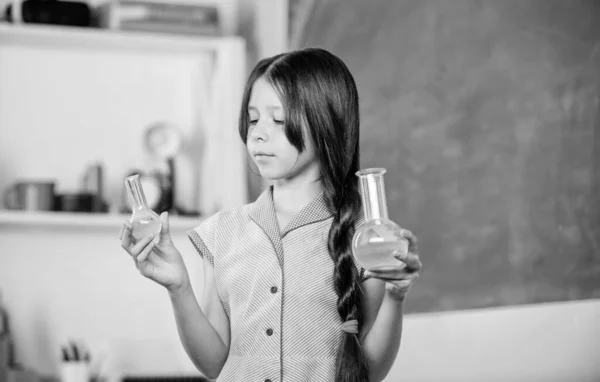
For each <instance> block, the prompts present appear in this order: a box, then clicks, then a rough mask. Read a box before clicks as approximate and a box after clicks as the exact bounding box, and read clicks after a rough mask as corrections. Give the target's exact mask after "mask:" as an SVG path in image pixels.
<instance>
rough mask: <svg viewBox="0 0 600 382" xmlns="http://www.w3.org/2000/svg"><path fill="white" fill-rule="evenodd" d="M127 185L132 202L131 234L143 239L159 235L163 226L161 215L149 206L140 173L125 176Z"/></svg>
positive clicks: (137, 238)
mask: <svg viewBox="0 0 600 382" xmlns="http://www.w3.org/2000/svg"><path fill="white" fill-rule="evenodd" d="M125 187H126V188H127V193H128V195H129V201H130V203H131V210H132V211H131V218H130V219H129V222H130V223H131V227H132V229H131V235H132V236H133V237H134V238H135V239H136V240H141V239H143V238H144V237H146V236H148V235H158V234H159V233H160V230H161V228H162V224H161V222H160V217H159V216H158V214H157V213H156V212H154V211H152V210H151V209H150V208H149V207H148V203H147V202H146V196H145V195H144V190H143V189H142V184H141V183H140V176H139V175H138V174H135V175H131V176H128V177H127V178H125Z"/></svg>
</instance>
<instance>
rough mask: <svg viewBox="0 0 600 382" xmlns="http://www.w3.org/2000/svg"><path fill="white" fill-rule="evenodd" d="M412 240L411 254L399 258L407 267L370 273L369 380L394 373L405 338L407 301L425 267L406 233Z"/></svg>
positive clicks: (364, 335) (365, 338) (364, 337)
mask: <svg viewBox="0 0 600 382" xmlns="http://www.w3.org/2000/svg"><path fill="white" fill-rule="evenodd" d="M402 236H403V237H404V238H405V239H406V240H407V241H408V251H407V252H405V253H404V252H401V251H399V252H397V253H396V255H395V257H396V258H397V259H398V260H399V261H401V262H402V263H403V264H402V266H399V267H398V268H396V269H393V270H385V271H384V270H381V271H375V270H371V271H366V273H365V275H366V276H367V277H368V278H367V280H365V281H364V282H363V283H362V286H363V291H364V301H365V302H364V304H363V305H364V316H363V317H364V318H363V327H362V328H361V332H360V333H359V339H360V341H361V344H362V347H363V351H364V353H365V356H366V357H367V360H368V362H369V373H370V375H369V380H370V381H381V380H383V379H384V378H385V377H386V376H387V374H388V372H389V371H390V369H391V367H392V365H393V364H394V361H395V360H396V356H397V355H398V349H399V348H400V339H401V338H402V318H403V315H404V299H405V298H406V295H407V293H408V290H409V289H410V287H411V285H412V283H413V282H414V281H415V280H416V279H417V277H419V271H420V270H421V269H422V267H423V265H422V264H421V260H420V259H419V251H418V248H417V238H416V237H415V236H414V235H413V233H412V232H410V231H408V230H403V233H402Z"/></svg>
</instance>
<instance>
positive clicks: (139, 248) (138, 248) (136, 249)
mask: <svg viewBox="0 0 600 382" xmlns="http://www.w3.org/2000/svg"><path fill="white" fill-rule="evenodd" d="M154 237H155V236H154V235H148V236H146V237H145V238H143V239H142V240H140V241H139V242H138V243H137V244H136V245H134V246H133V248H131V251H130V253H131V255H132V256H134V257H138V255H139V254H140V253H141V252H142V250H143V249H144V248H146V246H147V245H148V243H150V242H151V241H152V240H154Z"/></svg>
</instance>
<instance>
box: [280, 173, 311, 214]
mask: <svg viewBox="0 0 600 382" xmlns="http://www.w3.org/2000/svg"><path fill="white" fill-rule="evenodd" d="M321 191H322V187H321V181H319V180H316V179H298V178H296V179H293V180H286V181H276V182H275V183H274V184H273V204H274V205H275V211H276V212H278V213H283V214H296V213H298V212H300V210H301V209H302V208H303V207H304V206H306V205H307V204H308V203H310V202H311V201H312V200H313V199H314V198H316V197H317V195H319V194H320V193H321Z"/></svg>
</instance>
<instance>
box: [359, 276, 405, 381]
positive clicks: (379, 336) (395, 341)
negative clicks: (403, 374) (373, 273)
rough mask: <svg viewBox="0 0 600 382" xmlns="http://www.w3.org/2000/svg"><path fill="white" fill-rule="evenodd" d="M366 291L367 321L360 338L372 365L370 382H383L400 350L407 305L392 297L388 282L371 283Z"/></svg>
mask: <svg viewBox="0 0 600 382" xmlns="http://www.w3.org/2000/svg"><path fill="white" fill-rule="evenodd" d="M362 287H363V291H364V320H363V325H362V328H361V332H360V333H359V338H360V340H361V343H362V348H363V351H364V353H365V356H366V357H367V360H368V361H369V373H370V375H369V381H373V382H375V381H382V380H383V379H384V378H385V377H386V376H387V374H388V372H389V371H390V369H391V368H392V365H393V364H394V361H395V360H396V356H397V354H398V349H399V348H400V339H401V337H402V317H403V307H404V301H402V300H397V299H395V298H393V297H391V296H390V295H389V294H388V292H386V288H385V282H384V281H381V280H378V279H367V280H365V281H364V282H363V283H362Z"/></svg>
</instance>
